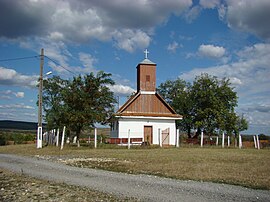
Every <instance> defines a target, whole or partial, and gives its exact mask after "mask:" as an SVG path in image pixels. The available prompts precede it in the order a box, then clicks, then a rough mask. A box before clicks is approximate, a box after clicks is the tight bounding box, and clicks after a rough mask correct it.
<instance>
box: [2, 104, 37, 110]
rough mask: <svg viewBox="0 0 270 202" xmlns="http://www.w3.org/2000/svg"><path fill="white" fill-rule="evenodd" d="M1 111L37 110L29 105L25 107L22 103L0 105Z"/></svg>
mask: <svg viewBox="0 0 270 202" xmlns="http://www.w3.org/2000/svg"><path fill="white" fill-rule="evenodd" d="M0 109H35V108H34V107H32V106H29V105H25V104H24V103H21V104H7V105H0Z"/></svg>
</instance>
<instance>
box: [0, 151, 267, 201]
mask: <svg viewBox="0 0 270 202" xmlns="http://www.w3.org/2000/svg"><path fill="white" fill-rule="evenodd" d="M0 167H2V168H4V169H8V170H10V171H13V172H17V173H23V174H26V175H29V176H32V177H36V178H41V179H46V180H50V181H54V182H64V183H67V184H70V185H77V186H84V187H89V188H91V189H94V190H98V191H101V192H105V193H109V194H114V195H116V196H124V197H135V198H137V199H138V200H140V201H270V191H267V190H254V189H248V188H244V187H240V186H233V185H225V184H216V183H208V182H195V181H182V180H174V179H167V178H161V177H156V176H149V175H130V174H123V173H115V172H110V171H103V170H96V169H84V168H77V167H71V166H67V165H64V164H61V163H56V162H51V161H46V160H41V159H37V158H31V157H22V156H16V155H10V154H0Z"/></svg>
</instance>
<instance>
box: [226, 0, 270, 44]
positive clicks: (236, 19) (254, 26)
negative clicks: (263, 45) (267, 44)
mask: <svg viewBox="0 0 270 202" xmlns="http://www.w3.org/2000/svg"><path fill="white" fill-rule="evenodd" d="M227 4H228V6H227V21H228V25H229V26H230V27H232V28H234V29H237V30H242V31H246V32H249V33H253V34H255V35H257V36H259V37H261V38H263V39H267V40H270V25H269V19H270V12H269V10H270V1H269V0H260V1H254V0H237V1H234V0H228V1H227Z"/></svg>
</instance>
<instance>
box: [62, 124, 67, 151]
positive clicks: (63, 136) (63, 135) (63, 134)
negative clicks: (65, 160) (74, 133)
mask: <svg viewBox="0 0 270 202" xmlns="http://www.w3.org/2000/svg"><path fill="white" fill-rule="evenodd" d="M65 130H66V126H64V128H63V133H62V140H61V150H62V149H63V148H64V140H65Z"/></svg>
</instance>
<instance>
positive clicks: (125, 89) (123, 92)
mask: <svg viewBox="0 0 270 202" xmlns="http://www.w3.org/2000/svg"><path fill="white" fill-rule="evenodd" d="M109 88H110V90H111V91H113V92H114V93H115V94H116V95H120V96H129V95H131V94H132V93H133V92H135V90H134V89H133V88H131V87H129V86H125V85H121V84H116V85H113V86H109Z"/></svg>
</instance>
